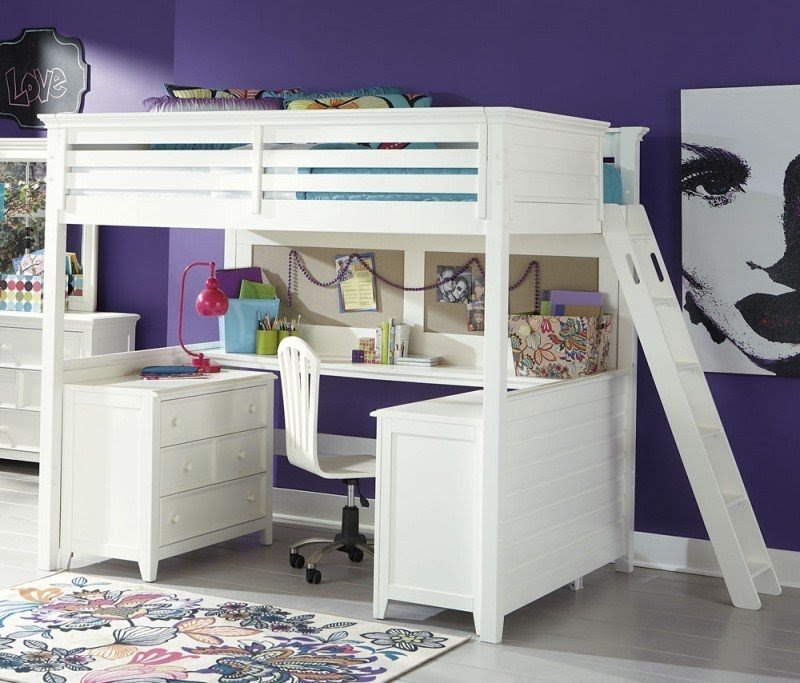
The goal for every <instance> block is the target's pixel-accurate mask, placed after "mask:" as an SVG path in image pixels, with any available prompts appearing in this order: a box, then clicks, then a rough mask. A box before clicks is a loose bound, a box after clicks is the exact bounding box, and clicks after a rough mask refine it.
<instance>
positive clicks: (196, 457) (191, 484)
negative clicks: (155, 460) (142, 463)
mask: <svg viewBox="0 0 800 683" xmlns="http://www.w3.org/2000/svg"><path fill="white" fill-rule="evenodd" d="M215 454H216V442H215V441H214V440H213V439H211V440H207V441H194V442H192V443H187V444H181V445H180V446H172V447H170V448H162V449H161V495H162V496H168V495H170V494H172V493H179V492H181V491H190V490H191V489H196V488H200V487H201V486H208V485H209V484H213V483H214V456H215Z"/></svg>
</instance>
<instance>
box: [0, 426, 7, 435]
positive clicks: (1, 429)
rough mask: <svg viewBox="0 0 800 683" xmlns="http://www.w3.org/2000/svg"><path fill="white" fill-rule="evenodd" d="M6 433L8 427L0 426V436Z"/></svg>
mask: <svg viewBox="0 0 800 683" xmlns="http://www.w3.org/2000/svg"><path fill="white" fill-rule="evenodd" d="M7 431H8V425H0V434H5V433H6V432H7Z"/></svg>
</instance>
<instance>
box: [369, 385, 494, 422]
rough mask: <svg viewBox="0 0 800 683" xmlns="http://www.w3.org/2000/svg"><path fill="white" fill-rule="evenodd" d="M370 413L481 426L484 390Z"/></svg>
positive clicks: (403, 418) (406, 418)
mask: <svg viewBox="0 0 800 683" xmlns="http://www.w3.org/2000/svg"><path fill="white" fill-rule="evenodd" d="M370 414H371V415H372V416H373V417H386V418H393V419H401V420H415V421H423V422H447V423H448V424H460V425H473V426H480V425H481V424H482V422H483V391H468V392H466V393H463V394H454V395H452V396H442V397H440V398H432V399H429V400H427V401H415V402H414V403H405V404H402V405H399V406H391V407H389V408H381V409H380V410H376V411H374V412H372V413H370Z"/></svg>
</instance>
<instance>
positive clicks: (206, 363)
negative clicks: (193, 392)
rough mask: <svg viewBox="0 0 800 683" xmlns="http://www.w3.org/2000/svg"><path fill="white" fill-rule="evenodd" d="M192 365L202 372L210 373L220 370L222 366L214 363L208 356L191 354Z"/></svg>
mask: <svg viewBox="0 0 800 683" xmlns="http://www.w3.org/2000/svg"><path fill="white" fill-rule="evenodd" d="M192 367H194V368H197V369H198V370H199V371H200V372H202V373H203V374H210V373H213V372H219V371H220V370H222V366H221V365H218V364H217V363H214V362H213V361H212V360H211V359H210V358H206V357H205V356H203V355H201V356H199V357H198V356H193V357H192Z"/></svg>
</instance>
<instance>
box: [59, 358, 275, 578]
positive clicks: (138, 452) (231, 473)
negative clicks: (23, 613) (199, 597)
mask: <svg viewBox="0 0 800 683" xmlns="http://www.w3.org/2000/svg"><path fill="white" fill-rule="evenodd" d="M273 381H274V376H273V375H271V374H269V373H261V372H245V371H240V370H223V371H222V372H221V373H220V374H219V375H211V376H210V377H209V378H205V379H189V380H157V381H147V380H140V379H138V378H137V377H123V378H114V379H111V380H98V381H94V382H85V383H80V384H70V385H65V387H64V451H63V453H64V473H63V487H64V488H63V490H64V495H63V503H62V505H63V510H62V536H61V549H62V553H63V554H64V555H65V558H66V557H68V556H69V554H70V553H86V554H91V555H100V556H103V557H115V558H121V559H125V560H133V561H136V562H138V563H139V568H140V570H141V573H142V578H143V579H144V580H145V581H155V580H156V573H157V568H158V561H159V560H161V559H164V558H166V557H171V556H173V555H177V554H179V553H183V552H187V551H189V550H194V549H195V548H200V547H203V546H206V545H211V544H213V543H218V542H220V541H224V540H227V539H230V538H234V537H236V536H241V535H244V534H248V533H252V532H254V531H261V532H262V543H264V544H265V545H267V544H269V543H271V542H272V452H273V451H272V407H273V386H272V384H273ZM65 558H64V559H65Z"/></svg>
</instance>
